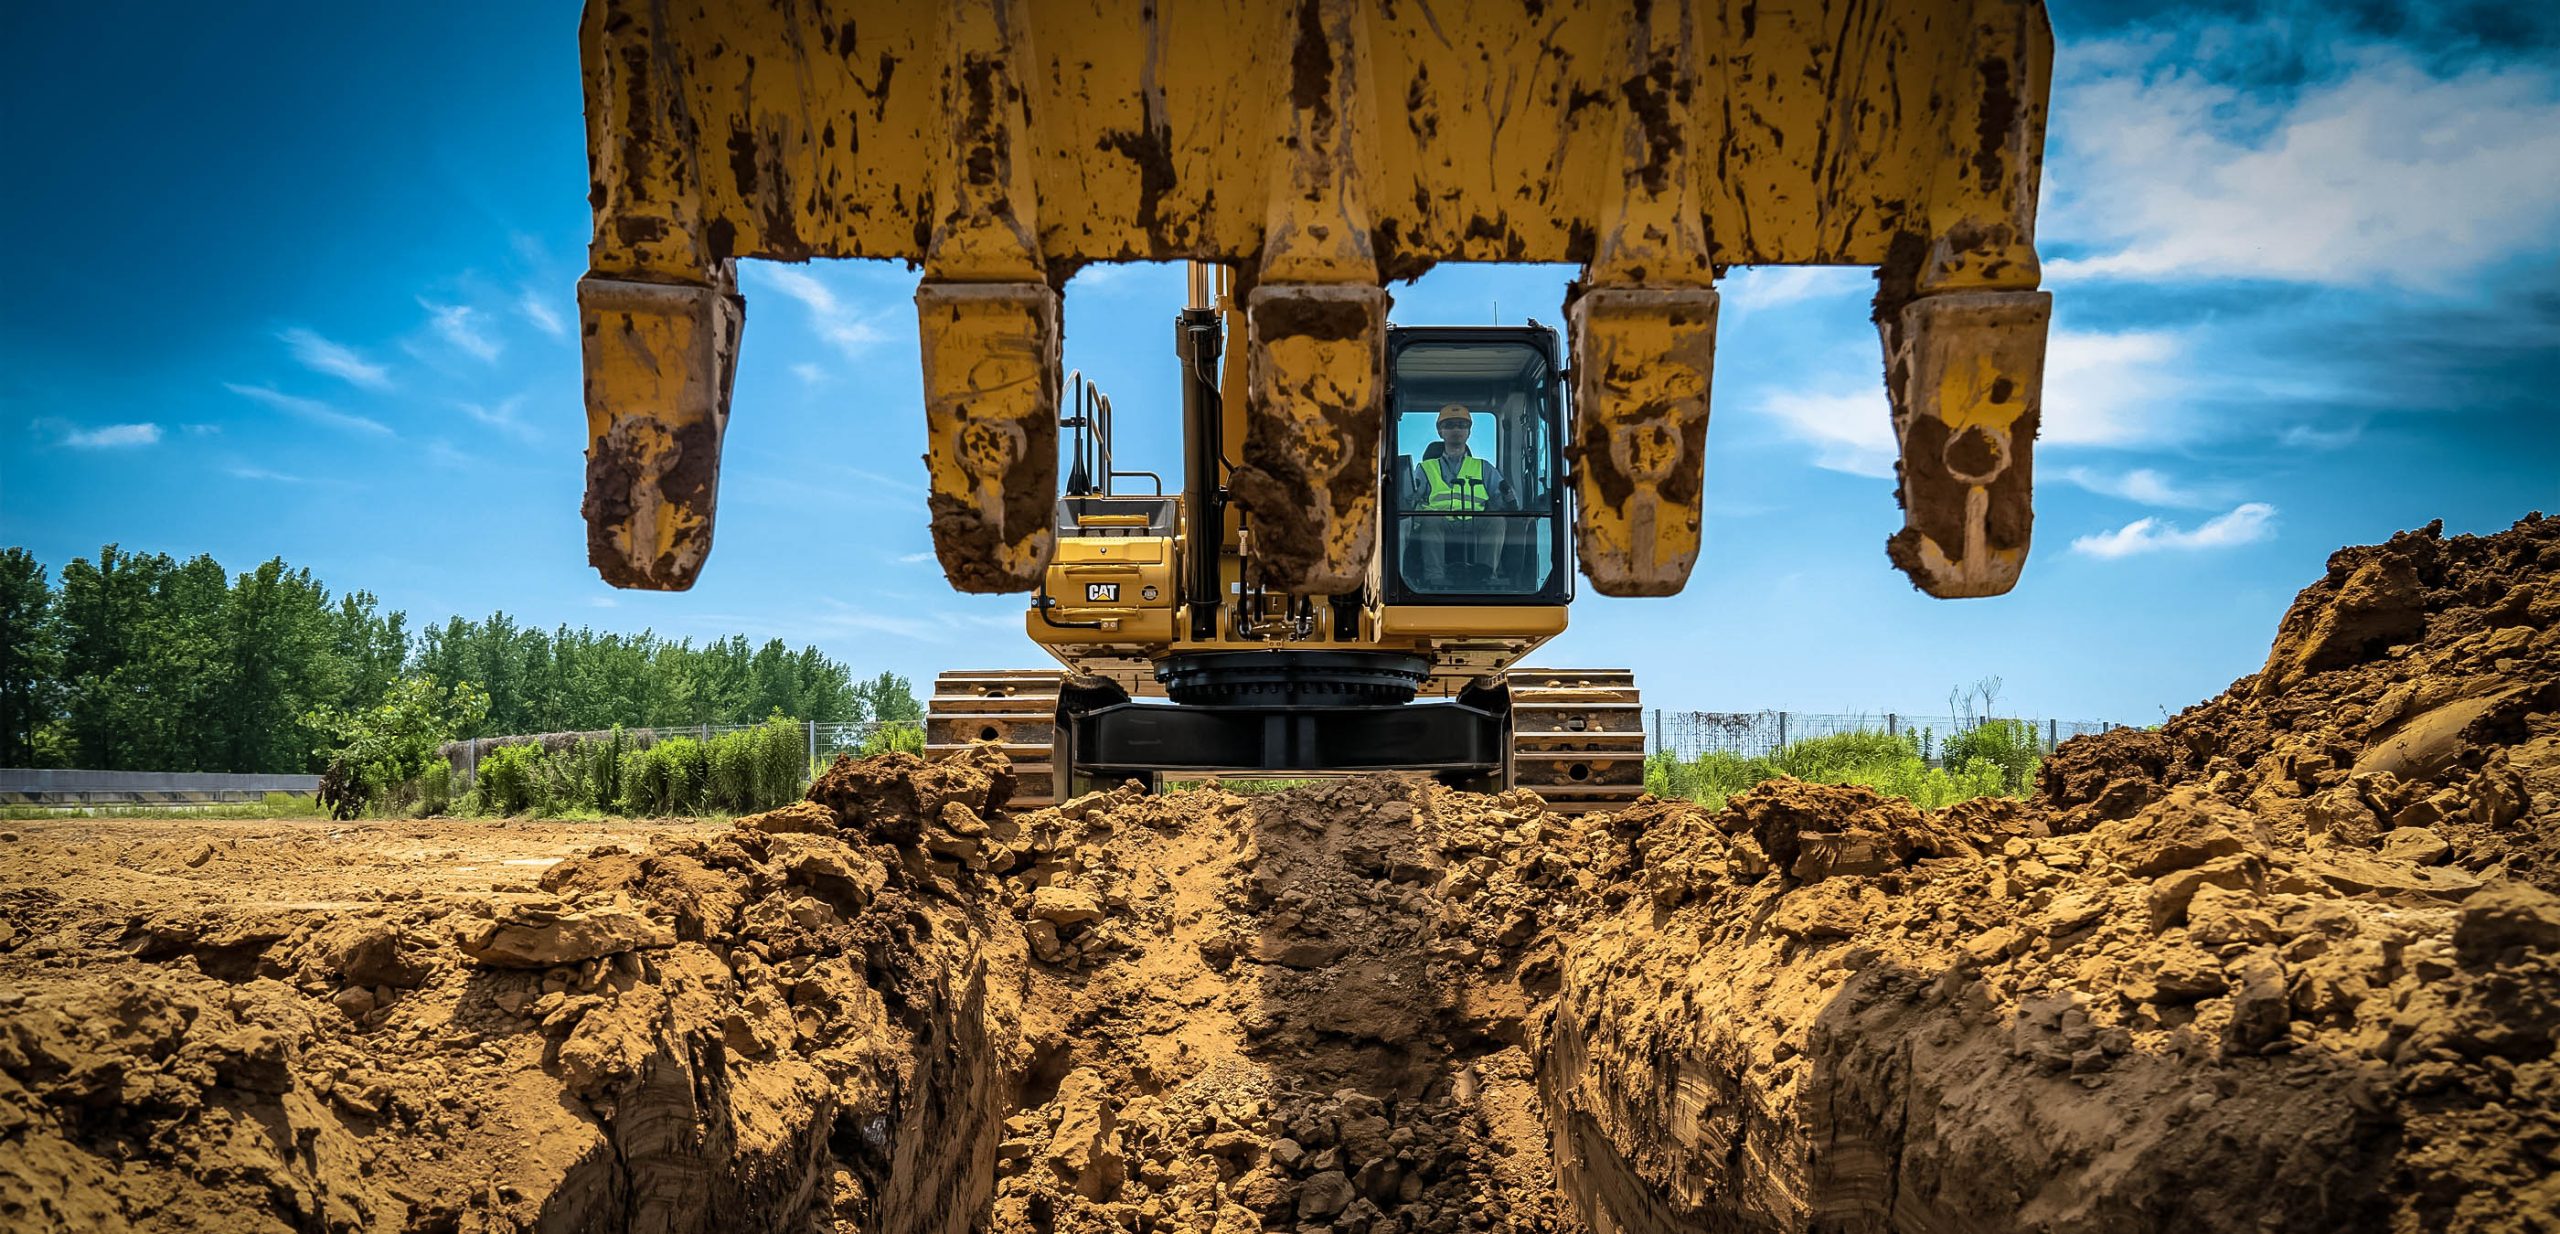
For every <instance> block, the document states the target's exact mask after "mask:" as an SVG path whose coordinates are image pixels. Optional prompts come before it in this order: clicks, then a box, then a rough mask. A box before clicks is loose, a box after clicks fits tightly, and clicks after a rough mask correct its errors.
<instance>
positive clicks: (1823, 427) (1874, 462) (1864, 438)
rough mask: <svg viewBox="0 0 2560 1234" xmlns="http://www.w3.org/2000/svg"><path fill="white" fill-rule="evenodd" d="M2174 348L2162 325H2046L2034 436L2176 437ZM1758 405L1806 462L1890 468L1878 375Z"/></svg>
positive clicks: (1889, 422)
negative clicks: (1804, 453) (1807, 448)
mask: <svg viewBox="0 0 2560 1234" xmlns="http://www.w3.org/2000/svg"><path fill="white" fill-rule="evenodd" d="M2184 351H2185V344H2184V340H2183V339H2182V337H2181V336H2179V335H2176V334H2172V333H2169V332H2166V331H2128V332H2124V333H2119V334H2100V333H2084V332H2078V331H2069V330H2057V331H2055V332H2054V333H2053V335H2052V337H2051V338H2050V339H2049V340H2048V341H2047V344H2046V349H2045V373H2044V404H2043V406H2044V418H2043V427H2042V430H2041V431H2040V432H2039V433H2038V434H2037V436H2036V440H2037V441H2038V443H2040V444H2042V445H2047V446H2115V447H2123V446H2135V445H2143V444H2150V443H2156V442H2161V441H2168V440H2173V439H2176V438H2178V437H2180V436H2183V435H2185V434H2186V433H2187V431H2188V426H2187V424H2186V422H2185V420H2184V418H2183V417H2182V416H2181V414H2180V404H2179V399H2180V397H2181V395H2182V394H2183V393H2184V392H2185V389H2186V382H2185V379H2184V378H2182V377H2180V376H2178V375H2177V373H2176V366H2177V365H2178V363H2179V362H2180V361H2181V358H2182V356H2183V353H2184ZM1844 367H1845V365H1844ZM1758 410H1759V412H1760V413H1761V414H1763V415H1767V416H1770V417H1773V418H1775V419H1776V420H1777V421H1778V423H1779V426H1780V427H1781V428H1782V429H1783V430H1784V431H1785V432H1786V434H1787V435H1788V436H1790V437H1793V438H1795V439H1797V440H1799V441H1802V442H1805V443H1807V444H1809V445H1811V446H1812V447H1813V448H1814V458H1813V464H1814V466H1816V467H1821V468H1825V469H1828V470H1831V471H1845V472H1848V473H1850V474H1852V475H1861V476H1891V475H1892V474H1893V459H1894V454H1895V447H1894V440H1893V417H1892V414H1891V413H1890V412H1889V411H1888V410H1887V409H1886V403H1885V391H1884V380H1883V378H1882V376H1881V375H1879V376H1878V377H1877V378H1876V379H1875V381H1874V384H1872V385H1867V386H1862V387H1859V388H1855V389H1850V388H1842V387H1834V388H1831V389H1827V390H1826V389H1814V390H1787V391H1780V392H1777V393H1774V394H1771V395H1769V396H1768V397H1767V398H1766V399H1764V400H1763V401H1762V403H1761V404H1760V407H1759V409H1758Z"/></svg>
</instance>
